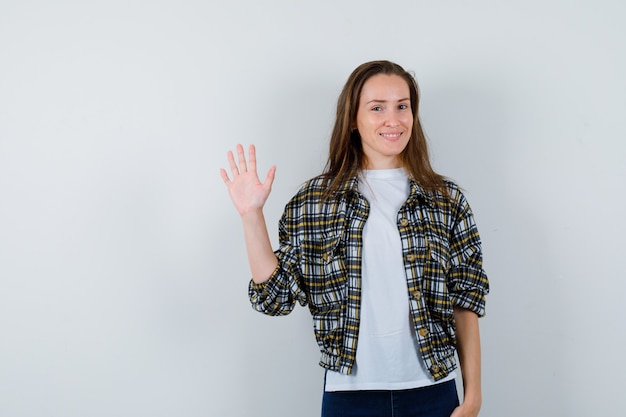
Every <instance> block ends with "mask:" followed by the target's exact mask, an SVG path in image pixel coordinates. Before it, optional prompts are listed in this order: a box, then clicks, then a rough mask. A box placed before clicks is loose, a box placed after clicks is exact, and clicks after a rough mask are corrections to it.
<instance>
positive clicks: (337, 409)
mask: <svg viewBox="0 0 626 417" xmlns="http://www.w3.org/2000/svg"><path fill="white" fill-rule="evenodd" d="M458 405H459V397H458V396H457V393H456V383H455V382H454V380H452V381H448V382H443V383H440V384H435V385H431V386H428V387H424V388H415V389H408V390H398V391H335V392H324V397H323V400H322V417H450V414H452V411H454V409H455V408H456V407H457V406H458Z"/></svg>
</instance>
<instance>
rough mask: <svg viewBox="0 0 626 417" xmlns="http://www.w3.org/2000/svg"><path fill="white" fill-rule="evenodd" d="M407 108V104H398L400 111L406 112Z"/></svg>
mask: <svg viewBox="0 0 626 417" xmlns="http://www.w3.org/2000/svg"><path fill="white" fill-rule="evenodd" d="M408 108H409V106H408V104H400V106H399V109H400V110H406V109H408Z"/></svg>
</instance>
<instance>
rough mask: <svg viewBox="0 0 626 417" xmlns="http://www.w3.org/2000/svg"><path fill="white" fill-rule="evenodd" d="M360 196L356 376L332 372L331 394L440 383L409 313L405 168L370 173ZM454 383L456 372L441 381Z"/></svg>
mask: <svg viewBox="0 0 626 417" xmlns="http://www.w3.org/2000/svg"><path fill="white" fill-rule="evenodd" d="M359 192H361V194H363V196H364V197H365V198H366V199H367V201H368V202H369V204H370V212H369V217H368V219H367V222H366V223H365V227H364V229H363V256H362V268H361V274H362V281H361V290H362V291H361V313H360V328H359V340H358V346H357V351H356V364H355V366H354V368H353V369H352V373H351V374H350V375H343V374H340V373H338V372H334V371H328V372H327V373H326V384H325V390H326V391H346V390H398V389H410V388H418V387H423V386H427V385H431V384H434V383H435V381H433V379H432V377H431V375H430V373H429V372H428V371H427V370H426V367H425V366H424V364H423V361H422V358H421V357H420V355H419V351H418V347H417V340H416V336H415V330H414V329H413V325H412V323H411V318H410V312H409V297H408V290H407V282H406V275H405V271H404V263H403V259H402V244H401V242H400V234H399V232H398V226H397V214H398V211H400V208H401V207H402V204H404V202H405V201H406V199H407V197H408V195H409V192H410V183H409V179H408V176H407V174H406V171H405V170H404V169H403V168H398V169H385V170H364V171H362V172H361V176H360V177H359ZM451 379H454V373H452V374H451V375H449V376H448V377H446V378H445V379H443V380H441V381H437V382H444V381H448V380H451Z"/></svg>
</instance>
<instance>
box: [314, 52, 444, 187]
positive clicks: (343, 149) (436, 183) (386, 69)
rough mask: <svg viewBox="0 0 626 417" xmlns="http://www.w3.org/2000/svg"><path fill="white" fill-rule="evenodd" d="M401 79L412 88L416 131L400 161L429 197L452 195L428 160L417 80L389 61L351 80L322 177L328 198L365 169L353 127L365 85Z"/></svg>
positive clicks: (358, 71) (341, 101) (361, 70)
mask: <svg viewBox="0 0 626 417" xmlns="http://www.w3.org/2000/svg"><path fill="white" fill-rule="evenodd" d="M378 74H385V75H398V76H400V77H402V78H403V79H404V80H405V81H406V83H407V84H408V86H409V91H410V95H411V97H410V99H411V109H412V112H413V129H412V131H411V137H410V138H409V142H408V144H407V146H406V148H404V150H403V151H402V153H401V155H400V157H401V159H402V164H403V167H404V168H405V169H406V170H407V171H408V173H409V175H410V176H411V177H412V178H413V180H414V181H416V182H417V183H418V184H419V185H421V186H422V187H423V188H424V189H425V190H426V191H427V192H429V193H433V194H434V193H441V194H442V195H444V196H447V195H448V191H447V187H446V184H445V182H444V179H445V178H444V177H443V176H441V175H439V174H437V173H436V172H435V171H434V170H433V168H432V166H431V164H430V158H429V156H428V144H427V143H426V136H425V135H424V131H423V130H422V125H421V123H420V120H419V114H418V105H419V88H418V86H417V81H415V78H414V77H413V76H412V75H411V74H410V73H409V72H407V71H405V70H404V68H402V67H401V66H400V65H398V64H395V63H393V62H389V61H372V62H366V63H364V64H362V65H360V66H358V67H357V68H356V69H355V70H354V71H353V72H352V74H350V77H349V78H348V81H346V84H345V85H344V87H343V90H342V91H341V94H340V95H339V99H338V100H337V114H336V118H335V125H334V127H333V132H332V134H331V137H330V149H329V152H328V161H327V162H326V167H325V168H324V172H323V174H322V177H323V178H324V179H325V180H326V184H327V190H326V192H325V197H329V196H330V195H332V194H333V193H334V192H335V191H337V190H338V189H339V188H340V187H341V185H342V184H344V183H345V182H346V181H347V180H349V179H350V178H351V177H353V176H355V175H356V174H357V173H358V171H359V169H361V168H363V167H364V166H365V162H366V161H365V154H364V153H363V147H362V145H361V136H360V135H359V132H358V131H357V130H355V129H353V127H354V126H355V125H356V115H357V111H358V109H359V99H360V97H361V91H362V90H363V85H364V84H365V82H366V81H367V80H368V79H369V78H371V77H372V76H374V75H378Z"/></svg>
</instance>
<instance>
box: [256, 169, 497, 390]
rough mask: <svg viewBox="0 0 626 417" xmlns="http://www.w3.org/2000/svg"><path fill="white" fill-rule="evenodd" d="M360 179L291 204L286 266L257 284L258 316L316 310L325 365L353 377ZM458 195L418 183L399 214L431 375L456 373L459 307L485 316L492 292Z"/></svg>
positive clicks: (304, 192)
mask: <svg viewBox="0 0 626 417" xmlns="http://www.w3.org/2000/svg"><path fill="white" fill-rule="evenodd" d="M357 185H358V181H357V178H352V179H351V180H350V181H349V182H347V183H346V184H344V185H343V187H342V188H341V189H340V190H338V192H337V193H336V194H335V195H334V196H333V197H332V198H330V199H328V200H326V201H324V202H322V194H323V192H324V190H325V188H324V186H323V182H322V180H321V178H320V177H316V178H314V179H312V180H310V181H308V182H307V183H306V184H305V185H304V186H303V187H302V188H301V189H300V191H299V192H298V193H297V194H296V195H295V196H294V197H293V198H292V199H291V201H290V202H289V203H288V204H287V206H286V208H285V212H284V214H283V216H282V218H281V220H280V222H279V240H280V247H279V248H278V250H276V252H275V253H276V256H277V257H278V261H279V262H278V267H277V268H276V270H275V271H274V273H273V274H272V276H271V277H270V279H269V280H268V281H266V282H264V283H261V284H255V283H254V282H253V281H251V282H250V285H249V296H250V301H251V303H252V306H253V308H254V309H255V310H257V311H260V312H262V313H265V314H268V315H283V314H288V313H290V312H291V311H292V310H293V308H294V305H295V303H296V301H297V302H299V303H300V304H301V305H303V306H305V305H308V306H309V310H310V312H311V315H312V317H313V328H314V331H315V338H316V340H317V343H318V345H319V348H320V350H321V353H322V356H321V360H320V365H321V366H322V367H324V368H327V369H330V370H334V371H338V372H341V373H344V374H349V373H350V372H351V370H352V367H353V366H354V362H355V357H356V349H357V342H358V336H359V315H360V314H359V312H360V304H361V249H362V232H363V226H364V225H365V222H366V220H367V217H368V213H369V203H368V202H367V200H366V199H365V198H364V197H363V196H362V195H361V194H360V193H359V192H358V188H357ZM447 185H448V190H449V193H450V199H446V198H444V197H443V196H441V195H432V194H429V193H426V192H425V191H424V190H423V189H422V188H421V187H420V186H419V185H418V184H417V183H416V182H414V181H411V192H410V194H409V197H408V198H407V200H406V202H405V203H404V204H403V206H402V207H401V209H400V211H399V212H398V215H397V226H398V232H399V233H400V238H401V241H402V254H403V258H404V268H405V272H406V282H407V289H408V294H407V295H408V302H409V305H410V308H409V309H410V312H411V319H412V322H413V326H414V328H415V331H416V336H417V340H418V343H419V353H420V354H421V356H422V358H423V360H424V362H425V363H426V366H427V367H428V369H429V370H430V373H431V374H432V376H433V378H434V379H435V380H439V379H442V378H444V377H445V376H447V375H448V374H449V373H450V372H451V371H452V370H453V369H455V368H456V366H457V365H456V362H455V359H454V352H455V345H456V338H455V322H454V311H453V307H454V306H460V307H463V308H467V309H470V310H473V311H474V312H476V313H477V314H478V315H479V316H483V315H484V313H485V295H486V294H487V293H488V292H489V283H488V280H487V276H486V274H485V272H484V271H483V268H482V252H481V243H480V238H479V236H478V231H477V229H476V225H475V223H474V218H473V215H472V212H471V210H470V207H469V205H468V203H467V201H466V199H465V197H464V196H463V194H462V193H461V191H460V189H459V188H458V187H457V186H456V185H455V184H453V183H452V182H447Z"/></svg>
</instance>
